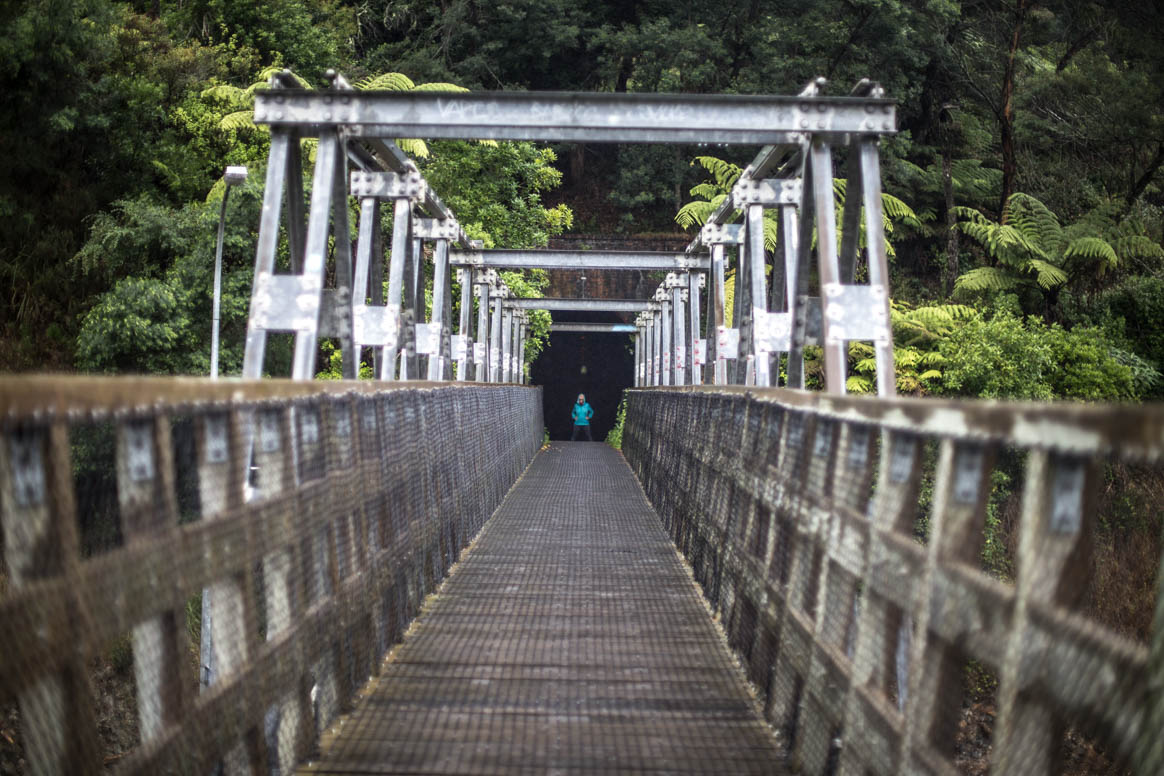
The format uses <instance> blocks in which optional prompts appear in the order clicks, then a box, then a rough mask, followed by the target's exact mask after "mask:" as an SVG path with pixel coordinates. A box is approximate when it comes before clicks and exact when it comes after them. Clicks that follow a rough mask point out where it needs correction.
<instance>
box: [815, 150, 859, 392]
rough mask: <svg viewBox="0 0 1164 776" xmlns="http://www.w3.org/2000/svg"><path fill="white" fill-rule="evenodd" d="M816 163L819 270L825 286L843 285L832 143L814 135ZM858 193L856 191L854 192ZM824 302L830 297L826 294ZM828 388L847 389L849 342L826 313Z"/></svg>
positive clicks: (825, 340)
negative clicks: (833, 331)
mask: <svg viewBox="0 0 1164 776" xmlns="http://www.w3.org/2000/svg"><path fill="white" fill-rule="evenodd" d="M809 163H810V164H811V166H812V197H813V210H814V212H815V217H816V218H815V220H816V245H817V271H818V274H819V276H820V284H821V288H822V289H825V288H827V287H828V286H829V284H837V285H840V283H841V278H840V267H839V266H838V260H837V222H836V210H835V202H834V200H833V161H832V152H831V149H830V148H829V144H828V143H827V142H825V141H824V140H822V139H820V138H813V140H812V147H811V149H810V151H809ZM853 193H854V194H855V193H856V192H853ZM821 301H822V304H826V305H827V304H828V300H826V299H824V298H823V297H822V300H821ZM823 322H824V326H823V331H822V332H821V333H822V335H823V338H824V342H823V343H822V346H823V350H824V367H825V390H827V391H828V392H829V393H844V392H845V369H846V363H845V343H844V342H843V341H840V340H837V339H834V338H833V337H831V336H830V334H831V331H830V330H831V329H832V324H831V322H830V316H828V315H825V316H824V317H823Z"/></svg>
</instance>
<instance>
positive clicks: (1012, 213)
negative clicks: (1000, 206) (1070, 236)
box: [1006, 191, 1063, 252]
mask: <svg viewBox="0 0 1164 776" xmlns="http://www.w3.org/2000/svg"><path fill="white" fill-rule="evenodd" d="M1006 212H1007V216H1008V218H1007V223H1008V224H1009V225H1011V226H1013V227H1014V228H1015V229H1017V230H1018V231H1019V232H1020V233H1022V235H1023V237H1025V238H1026V239H1027V240H1028V241H1029V242H1030V243H1032V244H1034V245H1038V246H1039V248H1040V249H1041V250H1044V251H1047V252H1051V251H1056V250H1057V248H1058V246H1059V244H1060V243H1061V242H1062V239H1063V229H1062V227H1061V226H1060V225H1059V218H1058V217H1057V216H1056V215H1055V214H1054V213H1052V212H1051V210H1050V208H1048V207H1047V206H1046V205H1044V204H1043V203H1042V202H1040V201H1039V200H1037V199H1035V198H1034V197H1032V196H1031V195H1029V194H1024V193H1023V192H1021V191H1016V192H1015V193H1014V194H1011V195H1010V198H1009V199H1008V200H1007V201H1006Z"/></svg>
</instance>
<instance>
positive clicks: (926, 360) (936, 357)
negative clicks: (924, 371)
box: [921, 350, 946, 367]
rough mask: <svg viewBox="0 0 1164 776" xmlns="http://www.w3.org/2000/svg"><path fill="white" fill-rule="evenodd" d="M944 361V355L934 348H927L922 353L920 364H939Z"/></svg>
mask: <svg viewBox="0 0 1164 776" xmlns="http://www.w3.org/2000/svg"><path fill="white" fill-rule="evenodd" d="M944 363H946V357H945V356H943V355H942V354H941V353H940V352H938V351H936V350H927V351H926V352H925V353H923V354H922V357H921V364H922V366H930V367H932V366H941V365H942V364H944Z"/></svg>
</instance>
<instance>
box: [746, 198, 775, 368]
mask: <svg viewBox="0 0 1164 776" xmlns="http://www.w3.org/2000/svg"><path fill="white" fill-rule="evenodd" d="M747 220H748V224H747V235H748V251H747V253H748V255H747V261H748V291H749V293H748V297H749V299H748V301H749V302H750V303H751V308H752V309H751V311H750V315H751V321H750V323H749V326H748V329H749V337H748V353H749V355H753V356H755V362H754V363H755V369H756V385H761V386H766V385H769V384H770V382H769V377H768V374H769V370H768V367H769V363H770V357H769V353H768V341H767V325H768V292H767V291H766V289H765V288H764V266H765V264H766V263H767V257H766V254H765V251H764V207H763V205H749V206H748V211H747Z"/></svg>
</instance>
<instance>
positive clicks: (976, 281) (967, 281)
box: [954, 267, 1019, 296]
mask: <svg viewBox="0 0 1164 776" xmlns="http://www.w3.org/2000/svg"><path fill="white" fill-rule="evenodd" d="M1018 284H1019V280H1018V278H1016V277H1015V276H1014V275H1013V274H1012V273H1010V272H1007V271H1006V270H1004V269H1001V268H999V267H977V268H975V269H972V270H970V271H969V272H967V273H965V274H963V275H959V276H958V277H957V279H955V280H954V295H955V296H958V295H959V294H961V293H966V292H976V291H991V292H998V291H1009V290H1011V289H1012V288H1014V287H1015V286H1017V285H1018Z"/></svg>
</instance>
